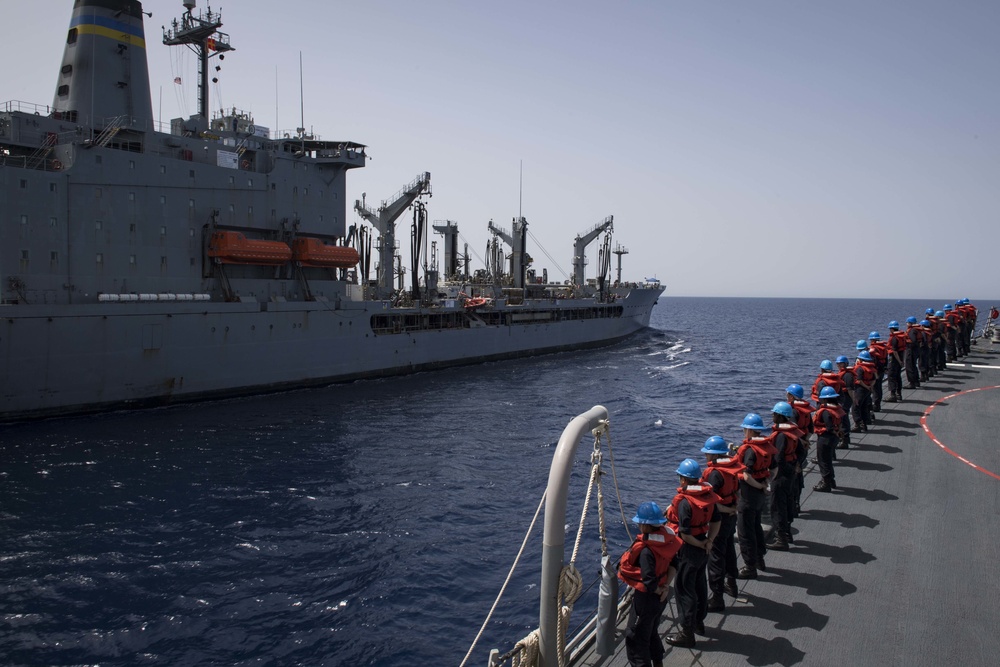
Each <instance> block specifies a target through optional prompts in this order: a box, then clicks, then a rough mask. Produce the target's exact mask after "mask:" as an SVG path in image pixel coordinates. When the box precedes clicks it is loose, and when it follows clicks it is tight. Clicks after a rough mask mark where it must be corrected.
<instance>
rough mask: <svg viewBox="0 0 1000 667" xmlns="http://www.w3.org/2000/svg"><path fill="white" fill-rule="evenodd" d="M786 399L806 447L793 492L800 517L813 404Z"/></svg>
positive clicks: (790, 397) (810, 436) (791, 397)
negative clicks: (793, 413)
mask: <svg viewBox="0 0 1000 667" xmlns="http://www.w3.org/2000/svg"><path fill="white" fill-rule="evenodd" d="M785 396H786V399H785V400H787V401H788V402H789V403H790V404H791V406H792V408H793V409H794V410H795V425H796V426H798V427H799V430H800V431H802V437H801V438H800V439H799V442H801V443H802V445H803V446H804V447H805V458H804V459H803V465H802V466H800V467H799V472H798V474H797V475H796V479H795V483H794V484H792V491H793V492H794V494H793V495H794V496H795V514H794V516H796V517H798V515H799V511H800V509H801V507H802V491H804V490H805V488H806V479H805V475H804V474H803V472H802V468H804V467H805V463H804V462H805V461H806V460H808V458H809V449H810V448H811V447H812V432H813V425H812V413H813V406H812V403H810V402H809V401H806V400H801V399H798V398H796V397H795V396H793V395H792V394H788V393H786V394H785Z"/></svg>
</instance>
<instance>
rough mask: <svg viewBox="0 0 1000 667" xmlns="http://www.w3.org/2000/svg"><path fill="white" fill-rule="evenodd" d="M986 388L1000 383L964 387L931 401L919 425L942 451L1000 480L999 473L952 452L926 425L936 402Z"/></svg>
mask: <svg viewBox="0 0 1000 667" xmlns="http://www.w3.org/2000/svg"><path fill="white" fill-rule="evenodd" d="M986 389H1000V385H994V386H992V387H978V388H976V389H966V390H965V391H960V392H958V393H955V394H951V395H950V396H945V397H944V398H942V399H939V400H937V401H934V403H932V404H931V405H929V406H928V407H927V409H926V410H924V415H923V416H922V417H921V418H920V425H921V426H922V427H923V428H924V432H925V433H926V434H927V436H928V437H929V438H930V439H931V440H933V441H934V444H936V445H937V446H938V447H940V448H941V449H943V450H944V451H946V452H948V453H949V454H951V455H952V456H954V457H955V458H956V459H958V460H959V461H961V462H962V463H965V464H967V465H970V466H972V467H973V468H975V469H976V470H978V471H979V472H983V473H986V474H987V475H989V476H990V477H992V478H994V479H998V480H1000V475H998V474H996V473H995V472H990V471H989V470H987V469H986V468H984V467H982V466H978V465H976V464H975V463H973V462H972V461H970V460H969V459H967V458H965V457H964V456H960V455H959V454H957V453H955V452H953V451H952V450H950V449H948V447H946V446H945V444H944V443H943V442H941V441H940V440H938V439H937V436H936V435H934V432H933V431H931V429H930V428H929V427H928V426H927V418H928V417H929V416H930V414H931V411H932V410H933V409H934V408H936V407H937V406H938V403H944V402H945V401H947V400H948V399H950V398H955V397H956V396H961V395H962V394H971V393H972V392H974V391H984V390H986Z"/></svg>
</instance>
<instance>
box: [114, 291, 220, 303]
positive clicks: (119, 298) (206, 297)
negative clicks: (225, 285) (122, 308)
mask: <svg viewBox="0 0 1000 667" xmlns="http://www.w3.org/2000/svg"><path fill="white" fill-rule="evenodd" d="M97 300H98V301H99V302H101V303H133V302H137V301H141V302H150V301H211V300H212V295H211V294H173V293H163V294H98V295H97Z"/></svg>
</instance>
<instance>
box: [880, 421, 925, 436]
mask: <svg viewBox="0 0 1000 667" xmlns="http://www.w3.org/2000/svg"><path fill="white" fill-rule="evenodd" d="M883 426H901V427H903V428H920V424H918V423H917V422H911V421H904V420H902V419H893V420H884V421H880V422H879V423H877V424H876V425H875V426H870V427H869V428H870V429H879V428H881V427H883ZM875 432H876V433H880V432H881V431H878V430H876V431H875Z"/></svg>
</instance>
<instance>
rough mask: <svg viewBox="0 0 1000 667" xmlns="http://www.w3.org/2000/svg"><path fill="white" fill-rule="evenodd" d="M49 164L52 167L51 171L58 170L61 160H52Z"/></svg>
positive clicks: (60, 166)
mask: <svg viewBox="0 0 1000 667" xmlns="http://www.w3.org/2000/svg"><path fill="white" fill-rule="evenodd" d="M50 165H51V167H52V171H59V170H60V169H62V162H60V161H59V160H53V161H52V162H51V163H50Z"/></svg>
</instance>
